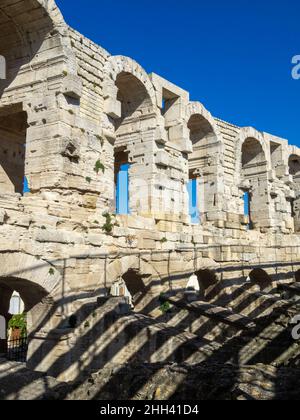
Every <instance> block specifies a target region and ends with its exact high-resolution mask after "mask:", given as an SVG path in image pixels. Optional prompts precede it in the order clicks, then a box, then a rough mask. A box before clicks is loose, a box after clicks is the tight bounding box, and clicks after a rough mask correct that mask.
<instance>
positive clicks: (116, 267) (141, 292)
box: [106, 256, 160, 311]
mask: <svg viewBox="0 0 300 420" xmlns="http://www.w3.org/2000/svg"><path fill="white" fill-rule="evenodd" d="M154 276H155V278H157V273H156V274H154V269H153V267H152V266H151V264H150V263H148V262H145V261H143V260H141V259H140V257H139V256H126V257H122V258H116V259H115V260H114V261H112V262H111V263H110V264H109V265H108V267H107V272H106V278H107V279H108V280H109V283H108V284H107V288H108V290H110V293H112V295H117V296H119V295H120V294H119V293H118V290H120V287H121V288H122V287H124V286H126V289H127V290H126V289H125V290H124V293H123V294H121V295H122V296H129V297H130V303H131V304H132V305H133V306H134V308H135V310H137V311H140V310H142V309H144V308H145V307H146V306H147V304H148V302H149V301H150V300H151V299H152V298H153V296H154V295H157V296H159V292H156V287H157V284H156V285H155V286H153V285H152V280H153V277H154ZM158 283H160V279H159V280H158Z"/></svg>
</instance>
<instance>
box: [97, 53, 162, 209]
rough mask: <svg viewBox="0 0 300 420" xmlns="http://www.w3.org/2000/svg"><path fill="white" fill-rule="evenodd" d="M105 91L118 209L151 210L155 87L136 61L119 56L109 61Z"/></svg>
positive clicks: (115, 197)
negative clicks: (110, 130) (112, 139)
mask: <svg viewBox="0 0 300 420" xmlns="http://www.w3.org/2000/svg"><path fill="white" fill-rule="evenodd" d="M103 92H104V97H105V111H106V114H107V116H108V119H109V123H110V124H111V127H112V134H111V135H112V137H113V138H114V146H113V153H114V188H112V190H115V194H114V201H115V208H116V212H117V214H121V215H122V214H123V215H126V214H129V213H130V214H133V215H137V214H144V213H149V212H150V211H151V200H149V199H148V197H149V196H150V193H151V188H152V184H153V179H152V171H153V165H154V162H153V156H152V154H149V150H152V151H153V150H154V148H155V146H154V144H155V136H156V128H157V121H156V118H157V111H158V109H157V107H156V97H155V92H154V89H153V86H152V84H151V82H150V79H149V77H148V75H147V74H146V72H145V71H144V70H143V69H142V68H141V67H140V66H139V65H138V64H137V63H136V62H134V61H133V60H131V59H129V58H127V57H119V56H117V57H110V58H109V59H108V61H107V63H106V66H105V69H104V86H103Z"/></svg>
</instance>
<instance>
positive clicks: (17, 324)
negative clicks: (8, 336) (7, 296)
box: [8, 313, 27, 338]
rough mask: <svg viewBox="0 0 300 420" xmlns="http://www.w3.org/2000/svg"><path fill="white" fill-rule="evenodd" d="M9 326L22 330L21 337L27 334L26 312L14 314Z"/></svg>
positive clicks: (12, 328)
mask: <svg viewBox="0 0 300 420" xmlns="http://www.w3.org/2000/svg"><path fill="white" fill-rule="evenodd" d="M8 328H9V329H11V330H13V331H14V330H20V337H21V338H24V337H26V335H27V320H26V314H25V313H23V314H20V315H14V316H13V317H12V318H11V319H10V321H9V323H8Z"/></svg>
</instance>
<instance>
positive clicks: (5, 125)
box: [0, 104, 29, 194]
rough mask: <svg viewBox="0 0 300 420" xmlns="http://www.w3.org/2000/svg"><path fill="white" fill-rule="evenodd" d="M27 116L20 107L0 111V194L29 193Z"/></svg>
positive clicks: (5, 108)
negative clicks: (26, 157)
mask: <svg viewBox="0 0 300 420" xmlns="http://www.w3.org/2000/svg"><path fill="white" fill-rule="evenodd" d="M26 132H27V114H26V112H23V111H22V105H21V104H19V105H15V106H13V107H4V108H1V109H0V193H1V194H14V193H19V194H24V193H26V192H28V191H29V188H28V183H27V179H26V177H25V153H26V150H25V147H26Z"/></svg>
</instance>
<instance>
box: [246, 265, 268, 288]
mask: <svg viewBox="0 0 300 420" xmlns="http://www.w3.org/2000/svg"><path fill="white" fill-rule="evenodd" d="M248 281H250V282H251V283H252V284H254V285H256V286H259V288H260V290H261V291H264V292H267V291H271V289H272V279H271V277H270V276H269V275H268V274H267V273H266V272H265V271H264V270H263V269H261V268H255V269H254V270H252V271H251V273H250V274H249V277H248Z"/></svg>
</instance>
